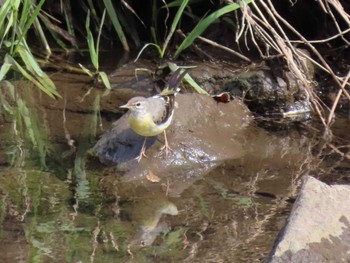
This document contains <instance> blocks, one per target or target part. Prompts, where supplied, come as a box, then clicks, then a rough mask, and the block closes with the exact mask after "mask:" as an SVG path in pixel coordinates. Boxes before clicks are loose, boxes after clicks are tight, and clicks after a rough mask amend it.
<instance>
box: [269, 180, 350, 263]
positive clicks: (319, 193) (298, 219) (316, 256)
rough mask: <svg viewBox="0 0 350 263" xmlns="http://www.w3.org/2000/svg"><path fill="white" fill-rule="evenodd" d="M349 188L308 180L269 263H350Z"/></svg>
mask: <svg viewBox="0 0 350 263" xmlns="http://www.w3.org/2000/svg"><path fill="white" fill-rule="evenodd" d="M349 196H350V186H348V185H332V186H329V185H327V184H324V183H322V182H320V181H318V180H317V179H315V178H313V177H311V176H307V177H305V178H304V182H303V186H302V189H301V191H300V194H299V197H298V198H297V200H296V202H295V204H294V206H293V209H292V211H291V214H290V216H289V218H288V220H287V224H286V225H285V227H284V229H283V230H282V231H281V232H280V234H279V237H278V239H277V241H276V244H275V247H274V249H273V250H272V252H271V254H270V256H269V258H268V259H267V261H266V262H268V263H279V262H281V263H282V262H283V263H288V262H290V263H294V262H295V263H303V262H305V263H313V262H315V263H316V262H317V263H323V262H324V263H326V262H327V263H329V262H350V254H349V247H350V199H349Z"/></svg>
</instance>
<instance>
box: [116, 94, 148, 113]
mask: <svg viewBox="0 0 350 263" xmlns="http://www.w3.org/2000/svg"><path fill="white" fill-rule="evenodd" d="M120 108H124V109H129V110H131V111H132V112H138V113H144V112H145V111H146V110H147V109H148V101H147V99H146V98H144V97H134V98H132V99H130V100H129V101H128V102H127V103H126V104H125V105H122V106H120Z"/></svg>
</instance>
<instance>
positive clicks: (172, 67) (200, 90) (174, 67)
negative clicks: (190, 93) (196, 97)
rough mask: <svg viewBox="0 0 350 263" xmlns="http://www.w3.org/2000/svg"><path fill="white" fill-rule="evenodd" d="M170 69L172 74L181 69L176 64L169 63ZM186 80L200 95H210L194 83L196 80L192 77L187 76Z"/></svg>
mask: <svg viewBox="0 0 350 263" xmlns="http://www.w3.org/2000/svg"><path fill="white" fill-rule="evenodd" d="M167 64H168V67H169V68H170V70H171V71H172V72H175V71H176V70H177V69H178V68H180V67H179V66H178V65H176V64H175V63H172V62H168V63H167ZM184 79H185V80H186V81H187V83H188V84H190V85H191V86H192V88H194V89H195V90H196V91H197V92H198V93H200V94H205V95H208V92H206V91H205V90H204V89H202V87H201V86H199V85H198V84H197V82H195V81H194V79H193V78H192V77H191V76H190V74H188V73H187V74H186V75H185V76H184Z"/></svg>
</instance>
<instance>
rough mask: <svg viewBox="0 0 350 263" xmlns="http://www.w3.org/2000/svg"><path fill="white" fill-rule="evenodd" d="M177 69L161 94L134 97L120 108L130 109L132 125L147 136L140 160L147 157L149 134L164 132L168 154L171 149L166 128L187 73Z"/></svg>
mask: <svg viewBox="0 0 350 263" xmlns="http://www.w3.org/2000/svg"><path fill="white" fill-rule="evenodd" d="M180 72H181V69H177V70H176V71H175V72H174V74H173V75H172V76H171V78H170V79H169V81H168V83H167V85H166V88H165V89H164V90H163V91H162V92H161V93H159V94H157V95H155V96H152V97H148V98H145V97H134V98H132V99H130V100H129V101H128V102H127V103H126V104H125V105H122V106H120V108H126V109H129V110H130V112H129V116H128V121H129V124H130V127H131V128H132V129H133V130H134V131H135V132H136V133H137V134H139V135H141V136H145V140H144V141H143V144H142V148H141V152H140V155H139V156H138V157H137V158H136V159H137V161H138V162H140V160H141V159H142V157H143V156H144V157H147V155H146V154H145V151H146V149H145V148H146V147H145V146H146V140H147V137H148V136H156V135H158V134H161V133H162V132H164V146H163V147H162V150H163V149H165V151H166V154H167V151H168V149H169V150H171V148H170V147H169V144H168V140H167V137H166V132H165V130H166V128H168V127H169V125H170V123H171V121H172V119H173V115H174V108H175V95H176V93H177V92H178V86H179V84H180V82H181V80H182V79H183V77H184V76H185V75H186V74H187V72H186V71H184V72H182V73H181V74H180Z"/></svg>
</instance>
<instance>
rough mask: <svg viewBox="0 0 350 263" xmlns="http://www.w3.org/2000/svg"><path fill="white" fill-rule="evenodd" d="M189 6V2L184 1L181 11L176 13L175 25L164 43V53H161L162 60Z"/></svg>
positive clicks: (173, 24) (172, 25)
mask: <svg viewBox="0 0 350 263" xmlns="http://www.w3.org/2000/svg"><path fill="white" fill-rule="evenodd" d="M187 4H188V0H183V1H182V3H181V6H180V7H179V9H178V10H177V12H176V15H175V18H174V20H173V23H172V24H171V27H170V32H169V34H168V36H167V38H166V39H165V41H164V45H163V50H162V53H161V56H160V57H161V58H163V56H164V53H165V51H166V49H167V47H168V44H169V42H170V39H171V38H172V37H173V35H174V32H175V30H176V27H177V25H178V24H179V21H180V19H181V16H182V13H183V11H184V9H185V7H186V6H187Z"/></svg>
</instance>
